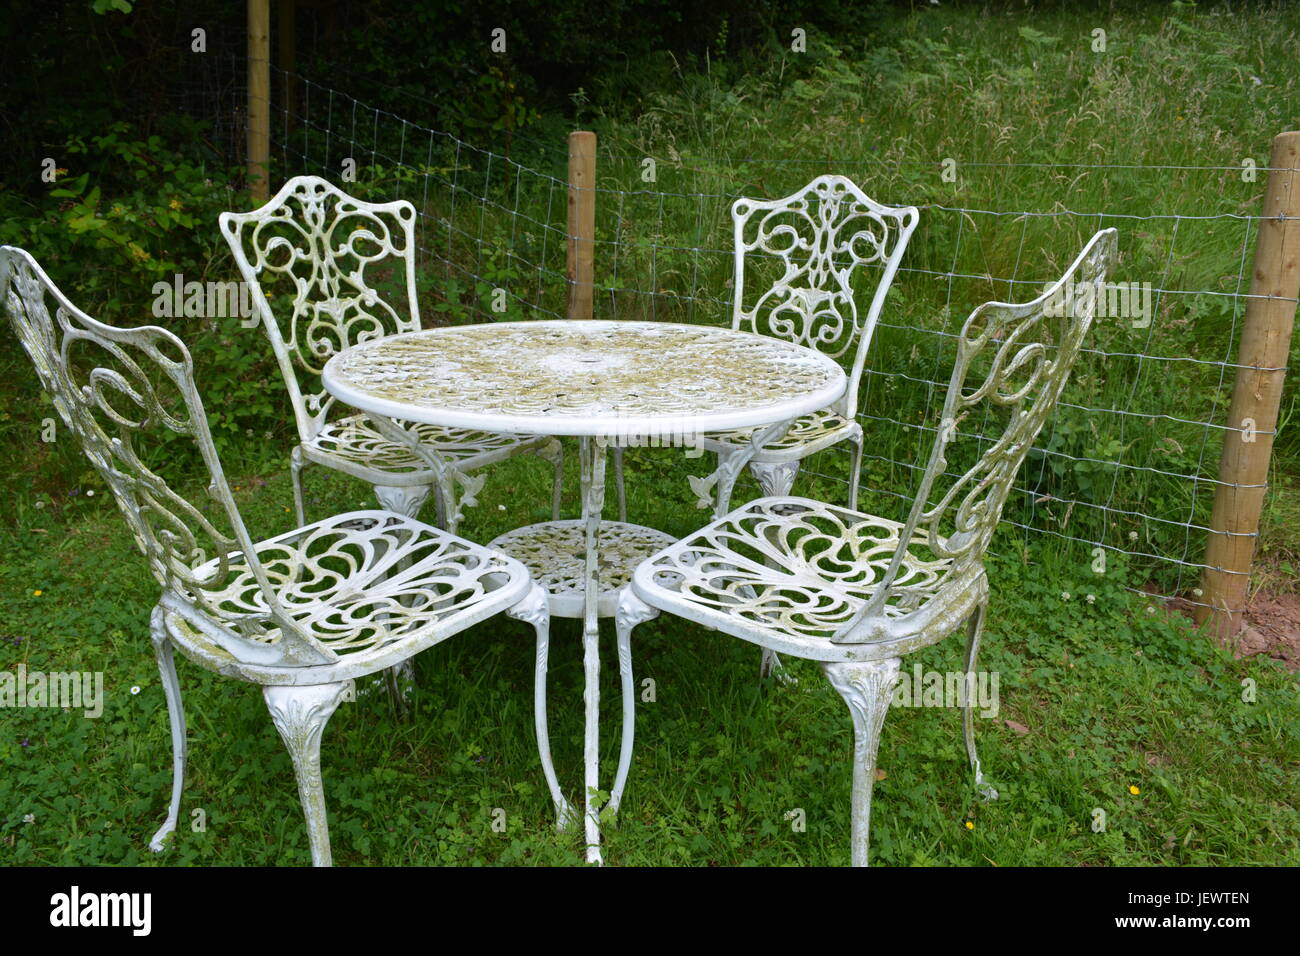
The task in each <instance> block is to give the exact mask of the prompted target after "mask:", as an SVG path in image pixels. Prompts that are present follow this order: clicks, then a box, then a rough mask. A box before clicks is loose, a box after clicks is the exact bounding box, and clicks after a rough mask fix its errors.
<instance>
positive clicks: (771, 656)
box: [758, 647, 799, 687]
mask: <svg viewBox="0 0 1300 956" xmlns="http://www.w3.org/2000/svg"><path fill="white" fill-rule="evenodd" d="M758 676H759V679H760V680H766V679H767V678H769V677H771V678H774V679H775V680H776V681H777V683H779V684H783V685H784V686H786V687H798V686H799V678H797V677H795V676H794V675H793V674H791V673H790V672H789V671H788V670H786V669H785V665H784V664H782V663H781V655H780V654H778V653H777V652H776V651H772V650H768V649H767V648H766V647H765V648H763V658H762V660H761V661H760V662H759V666H758Z"/></svg>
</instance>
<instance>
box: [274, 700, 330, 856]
mask: <svg viewBox="0 0 1300 956" xmlns="http://www.w3.org/2000/svg"><path fill="white" fill-rule="evenodd" d="M347 690H348V682H347V681H338V682H336V683H333V684H305V685H303V686H301V687H293V686H266V687H263V688H262V696H263V697H264V698H265V699H266V707H267V710H269V711H270V712H271V720H272V721H274V723H275V729H276V730H278V731H279V732H280V738H281V739H282V740H283V741H284V745H285V746H286V747H287V748H289V756H290V757H291V758H292V759H293V770H294V775H295V776H296V777H297V778H298V796H299V798H300V799H301V800H302V810H303V814H304V816H306V818H307V838H308V839H309V840H310V841H311V862H312V865H313V866H329V865H330V864H331V862H332V858H331V856H330V831H329V818H328V815H327V814H326V812H325V786H324V784H323V782H322V781H321V772H320V740H321V735H322V734H323V733H324V732H325V724H326V723H327V722H328V721H329V719H330V717H331V715H333V713H334V711H335V709H336V708H337V707H338V705H339V703H340V702H341V701H342V700H343V697H344V695H345V694H346V693H347Z"/></svg>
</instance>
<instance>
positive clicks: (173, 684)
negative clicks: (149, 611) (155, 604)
mask: <svg viewBox="0 0 1300 956" xmlns="http://www.w3.org/2000/svg"><path fill="white" fill-rule="evenodd" d="M149 631H150V635H149V636H150V639H151V640H152V641H153V647H154V655H155V656H156V657H157V658H158V672H159V673H160V674H161V675H162V685H163V693H164V694H165V695H166V697H167V716H168V718H169V720H170V723H171V730H172V799H171V804H170V805H169V806H168V808H167V819H166V820H165V821H163V825H162V826H161V827H159V828H158V832H157V833H155V834H154V835H153V839H151V840H150V841H149V849H150V850H152V851H153V852H155V853H161V852H162V851H163V850H164V849H166V840H167V838H168V837H169V836H171V834H172V833H173V832H175V830H176V824H177V820H178V819H179V817H180V812H181V791H182V790H184V788H185V760H186V758H187V757H188V755H189V742H188V739H187V737H186V734H185V708H184V707H183V706H182V705H181V685H180V681H179V680H178V679H177V677H176V660H175V658H174V656H173V653H172V644H171V641H170V640H169V639H168V637H167V630H166V627H165V625H164V624H163V612H162V608H154V610H153V615H152V617H151V618H150V621H149Z"/></svg>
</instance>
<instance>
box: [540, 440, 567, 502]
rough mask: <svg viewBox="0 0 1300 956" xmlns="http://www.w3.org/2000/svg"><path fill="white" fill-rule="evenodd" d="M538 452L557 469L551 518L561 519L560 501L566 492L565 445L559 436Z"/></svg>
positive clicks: (552, 492)
mask: <svg viewBox="0 0 1300 956" xmlns="http://www.w3.org/2000/svg"><path fill="white" fill-rule="evenodd" d="M537 454H538V455H539V456H541V457H542V458H545V459H546V460H547V461H549V462H550V463H551V465H552V466H553V467H554V469H555V483H554V485H553V487H552V491H551V520H552V521H559V520H560V503H561V497H562V495H563V493H564V445H563V444H562V443H561V442H560V440H559V439H558V438H552V439H551V440H550V441H549V442H547V443H546V444H545V445H543V446H542V447H541V448H539V449H537Z"/></svg>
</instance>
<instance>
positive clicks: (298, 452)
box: [289, 445, 307, 528]
mask: <svg viewBox="0 0 1300 956" xmlns="http://www.w3.org/2000/svg"><path fill="white" fill-rule="evenodd" d="M306 467H307V460H306V459H305V458H303V455H302V446H301V445H295V446H294V449H293V451H291V452H290V453H289V479H290V480H291V481H292V483H293V511H294V516H295V517H296V518H297V519H298V527H300V528H301V527H302V526H303V525H305V524H306V523H307V517H306V511H305V510H304V509H303V506H302V470H303V469H304V468H306Z"/></svg>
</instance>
